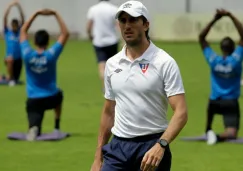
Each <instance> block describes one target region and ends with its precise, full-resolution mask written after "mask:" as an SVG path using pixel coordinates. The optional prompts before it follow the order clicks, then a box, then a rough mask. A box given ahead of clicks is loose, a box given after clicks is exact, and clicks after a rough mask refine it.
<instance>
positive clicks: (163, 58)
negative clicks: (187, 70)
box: [154, 47, 175, 65]
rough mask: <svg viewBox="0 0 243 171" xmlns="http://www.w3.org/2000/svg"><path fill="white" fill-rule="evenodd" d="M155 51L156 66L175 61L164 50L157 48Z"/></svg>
mask: <svg viewBox="0 0 243 171" xmlns="http://www.w3.org/2000/svg"><path fill="white" fill-rule="evenodd" d="M156 48H157V50H156V52H155V54H154V55H155V58H154V59H155V60H154V61H155V63H158V64H161V65H163V64H165V63H168V62H173V61H175V59H174V58H173V57H172V56H171V55H170V54H169V53H167V52H166V51H165V50H163V49H161V48H159V47H156Z"/></svg>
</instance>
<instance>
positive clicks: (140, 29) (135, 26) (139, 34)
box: [118, 12, 149, 46]
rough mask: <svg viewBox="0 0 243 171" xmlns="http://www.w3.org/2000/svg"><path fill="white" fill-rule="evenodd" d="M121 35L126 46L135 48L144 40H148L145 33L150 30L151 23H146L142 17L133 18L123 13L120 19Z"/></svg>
mask: <svg viewBox="0 0 243 171" xmlns="http://www.w3.org/2000/svg"><path fill="white" fill-rule="evenodd" d="M118 20H119V26H120V30H121V34H122V37H123V39H124V40H125V42H126V44H128V45H130V46H135V45H137V44H139V43H140V42H141V41H142V39H143V38H146V35H145V31H147V30H148V28H149V23H148V22H146V23H144V21H143V18H142V17H132V16H130V15H129V14H127V13H125V12H122V13H121V14H120V16H119V18H118Z"/></svg>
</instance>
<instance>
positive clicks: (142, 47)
mask: <svg viewBox="0 0 243 171" xmlns="http://www.w3.org/2000/svg"><path fill="white" fill-rule="evenodd" d="M149 45H150V41H148V40H147V39H146V40H144V41H142V42H141V43H140V44H138V45H136V46H129V45H127V47H126V55H127V57H128V58H129V59H131V60H132V61H134V60H135V59H137V58H139V57H140V56H142V54H143V53H144V52H145V51H146V50H147V48H148V47H149Z"/></svg>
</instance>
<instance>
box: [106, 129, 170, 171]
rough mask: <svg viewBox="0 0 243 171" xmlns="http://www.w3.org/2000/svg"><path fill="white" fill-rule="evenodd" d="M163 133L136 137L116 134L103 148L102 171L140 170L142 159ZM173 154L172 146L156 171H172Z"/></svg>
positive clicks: (166, 150) (166, 151)
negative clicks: (123, 136)
mask: <svg viewBox="0 0 243 171" xmlns="http://www.w3.org/2000/svg"><path fill="white" fill-rule="evenodd" d="M161 135H162V133H159V134H153V135H146V136H141V137H136V138H131V139H130V138H129V139H126V138H120V137H117V136H114V137H113V138H112V140H111V142H110V143H108V144H106V145H104V146H103V148H102V152H103V159H104V162H103V166H102V169H101V171H140V166H141V162H142V159H143V157H144V155H145V153H146V152H147V151H149V150H150V149H151V148H152V147H153V146H154V145H155V144H156V142H157V140H158V139H159V138H160V137H161ZM171 160H172V154H171V151H170V148H169V147H168V148H166V149H165V153H164V156H163V159H162V161H161V162H160V165H159V167H158V168H157V170H156V171H170V168H171Z"/></svg>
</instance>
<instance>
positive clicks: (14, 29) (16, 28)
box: [12, 22, 19, 32]
mask: <svg viewBox="0 0 243 171" xmlns="http://www.w3.org/2000/svg"><path fill="white" fill-rule="evenodd" d="M12 30H13V31H14V32H17V31H18V30H19V24H18V23H16V22H13V23H12Z"/></svg>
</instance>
